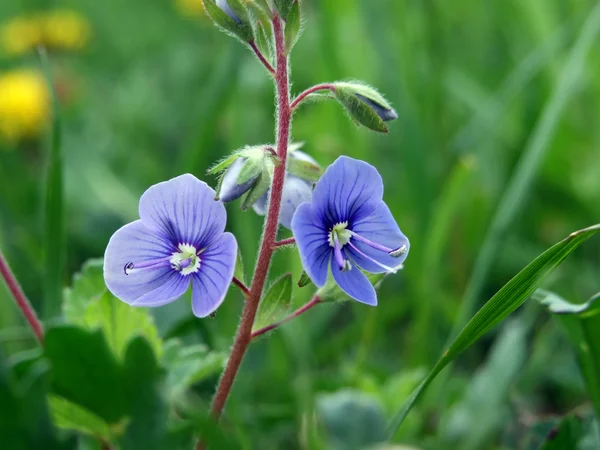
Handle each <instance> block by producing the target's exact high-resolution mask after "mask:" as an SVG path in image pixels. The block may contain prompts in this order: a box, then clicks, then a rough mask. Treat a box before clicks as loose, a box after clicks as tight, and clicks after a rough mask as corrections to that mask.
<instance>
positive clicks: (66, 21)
mask: <svg viewBox="0 0 600 450" xmlns="http://www.w3.org/2000/svg"><path fill="white" fill-rule="evenodd" d="M42 24H43V41H44V44H45V45H46V46H47V47H48V48H56V49H62V50H79V49H81V48H83V46H84V45H85V44H86V43H87V42H88V40H89V38H90V34H91V31H90V24H89V22H88V21H87V20H86V18H85V17H83V16H82V15H81V14H78V13H76V12H75V11H67V10H63V11H61V10H57V11H52V12H50V13H48V14H46V15H45V16H42Z"/></svg>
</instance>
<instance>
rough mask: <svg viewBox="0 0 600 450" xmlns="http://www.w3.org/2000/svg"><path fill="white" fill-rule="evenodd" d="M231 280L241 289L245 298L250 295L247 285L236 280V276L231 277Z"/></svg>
mask: <svg viewBox="0 0 600 450" xmlns="http://www.w3.org/2000/svg"><path fill="white" fill-rule="evenodd" d="M231 281H232V283H233V284H235V285H236V286H237V287H238V288H240V291H242V293H243V294H244V296H245V297H246V298H247V297H248V296H249V295H250V289H248V287H247V286H246V285H245V284H244V283H243V282H242V281H240V280H238V279H237V278H236V277H233V280H231Z"/></svg>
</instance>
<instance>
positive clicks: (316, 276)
mask: <svg viewBox="0 0 600 450" xmlns="http://www.w3.org/2000/svg"><path fill="white" fill-rule="evenodd" d="M291 226H292V233H293V234H294V238H296V245H297V246H298V251H299V252H300V259H301V260H302V266H303V267H304V270H306V273H307V274H308V276H309V277H310V279H311V280H312V281H313V283H315V284H316V285H317V286H319V287H323V286H324V285H325V282H326V281H327V266H328V265H329V259H330V255H331V254H332V253H333V248H332V247H331V246H330V245H329V241H328V240H327V236H328V231H327V229H325V228H324V227H323V224H322V223H321V221H320V220H317V216H316V214H315V212H314V210H313V207H312V204H310V203H303V204H301V205H300V206H299V207H298V209H297V210H296V213H295V214H294V217H293V218H292V224H291Z"/></svg>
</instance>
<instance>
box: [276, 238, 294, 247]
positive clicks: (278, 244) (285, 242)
mask: <svg viewBox="0 0 600 450" xmlns="http://www.w3.org/2000/svg"><path fill="white" fill-rule="evenodd" d="M295 243H296V238H293V237H291V238H287V239H282V240H280V241H277V242H275V244H273V247H275V248H277V247H283V246H284V245H292V244H295Z"/></svg>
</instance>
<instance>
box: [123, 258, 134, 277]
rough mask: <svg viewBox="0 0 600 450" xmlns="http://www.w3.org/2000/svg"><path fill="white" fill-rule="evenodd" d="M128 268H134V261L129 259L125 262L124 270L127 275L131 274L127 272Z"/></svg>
mask: <svg viewBox="0 0 600 450" xmlns="http://www.w3.org/2000/svg"><path fill="white" fill-rule="evenodd" d="M128 270H129V271H131V270H133V261H129V262H128V263H127V264H125V267H123V272H125V275H129V274H128V273H127V271H128Z"/></svg>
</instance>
